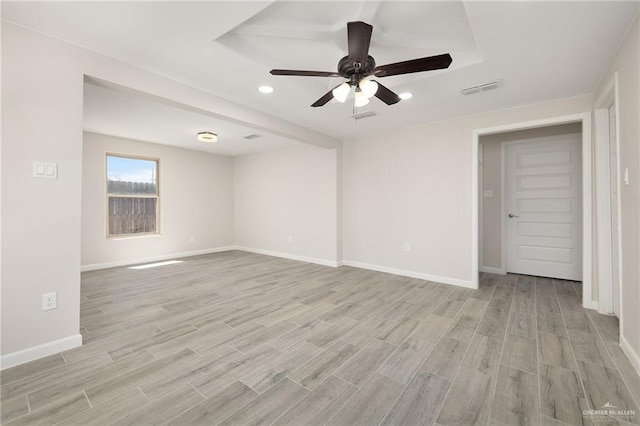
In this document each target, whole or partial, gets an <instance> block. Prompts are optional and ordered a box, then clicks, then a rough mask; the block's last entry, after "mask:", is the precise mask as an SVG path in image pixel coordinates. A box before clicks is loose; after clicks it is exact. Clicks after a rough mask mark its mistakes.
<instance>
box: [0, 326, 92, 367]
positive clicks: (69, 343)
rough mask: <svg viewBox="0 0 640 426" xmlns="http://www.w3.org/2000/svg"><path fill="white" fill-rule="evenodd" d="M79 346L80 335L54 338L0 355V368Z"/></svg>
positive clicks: (80, 343) (80, 344)
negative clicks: (50, 340) (51, 340)
mask: <svg viewBox="0 0 640 426" xmlns="http://www.w3.org/2000/svg"><path fill="white" fill-rule="evenodd" d="M79 346H82V335H81V334H75V335H73V336H69V337H65V338H63V339H58V340H54V341H53V342H49V343H44V344H42V345H38V346H34V347H32V348H28V349H23V350H21V351H18V352H12V353H10V354H6V355H2V357H1V358H0V370H4V369H5V368H10V367H15V366H16V365H20V364H24V363H26V362H29V361H34V360H36V359H40V358H44V357H45V356H49V355H53V354H57V353H60V352H63V351H68V350H69V349H73V348H77V347H79Z"/></svg>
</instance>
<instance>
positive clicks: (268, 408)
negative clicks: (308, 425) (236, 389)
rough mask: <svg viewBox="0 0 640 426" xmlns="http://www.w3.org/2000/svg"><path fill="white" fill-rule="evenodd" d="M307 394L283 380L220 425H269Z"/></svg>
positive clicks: (294, 384) (302, 389) (300, 387)
mask: <svg viewBox="0 0 640 426" xmlns="http://www.w3.org/2000/svg"><path fill="white" fill-rule="evenodd" d="M308 393H309V391H308V390H306V389H305V388H303V387H302V386H300V385H298V384H297V383H294V382H292V381H291V380H289V379H287V378H285V379H283V380H282V381H280V382H279V383H278V384H276V385H275V386H273V387H272V388H270V389H269V390H268V391H266V392H265V393H263V394H262V395H260V396H259V397H257V398H256V399H254V400H252V401H251V402H249V403H248V404H247V405H245V407H244V408H243V409H242V410H240V411H238V412H237V413H236V414H234V415H232V416H231V417H228V418H227V419H226V420H225V421H224V422H222V423H221V425H222V426H225V425H226V426H232V425H241V424H251V425H256V426H258V425H269V424H271V423H273V422H274V421H275V420H276V419H277V418H278V417H280V416H281V415H282V414H283V413H284V412H286V411H287V410H288V409H289V408H291V407H292V406H293V405H294V404H295V403H296V402H298V401H299V400H301V399H302V398H304V397H305V396H306V395H307V394H308Z"/></svg>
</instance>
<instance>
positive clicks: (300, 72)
mask: <svg viewBox="0 0 640 426" xmlns="http://www.w3.org/2000/svg"><path fill="white" fill-rule="evenodd" d="M271 75H297V76H300V77H340V74H338V73H337V72H331V71H304V70H271Z"/></svg>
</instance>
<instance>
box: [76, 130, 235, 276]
mask: <svg viewBox="0 0 640 426" xmlns="http://www.w3.org/2000/svg"><path fill="white" fill-rule="evenodd" d="M107 153H116V154H124V155H134V156H145V157H151V158H158V159H159V168H158V169H159V179H158V182H159V188H160V210H159V213H160V233H159V235H153V236H142V237H140V236H137V237H136V236H134V237H128V238H127V237H124V238H106V237H105V235H106V226H107V225H106V196H105V192H104V191H105V181H106V170H105V167H106V161H105V156H106V154H107ZM82 157H83V173H82V267H83V270H89V269H98V268H105V267H111V266H118V265H125V264H133V263H139V262H142V261H145V259H147V258H154V259H155V258H159V257H162V256H166V255H168V256H176V255H189V254H192V253H193V254H195V253H198V252H206V251H211V250H214V249H216V248H220V249H224V248H228V247H229V246H232V245H233V171H232V164H233V159H232V158H231V157H225V156H221V155H212V154H207V153H203V152H196V151H190V150H186V149H179V148H174V147H170V146H165V145H158V144H154V143H147V142H140V141H133V140H129V139H122V138H117V137H113V136H106V135H100V134H96V133H88V132H85V133H84V144H83V153H82ZM191 236H193V237H194V241H190V238H191ZM194 252H195V253H194Z"/></svg>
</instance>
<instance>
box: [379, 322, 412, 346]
mask: <svg viewBox="0 0 640 426" xmlns="http://www.w3.org/2000/svg"><path fill="white" fill-rule="evenodd" d="M418 325H420V321H418V320H417V319H414V318H411V317H402V318H400V319H398V320H395V321H393V322H392V323H391V325H390V326H389V327H387V328H386V329H385V330H384V331H383V332H381V333H380V334H378V336H377V337H378V339H380V340H384V341H385V342H388V343H391V344H393V345H396V346H398V345H399V344H401V343H402V342H404V340H405V339H406V338H407V337H408V336H409V335H411V333H413V331H414V330H415V329H416V328H418Z"/></svg>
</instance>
